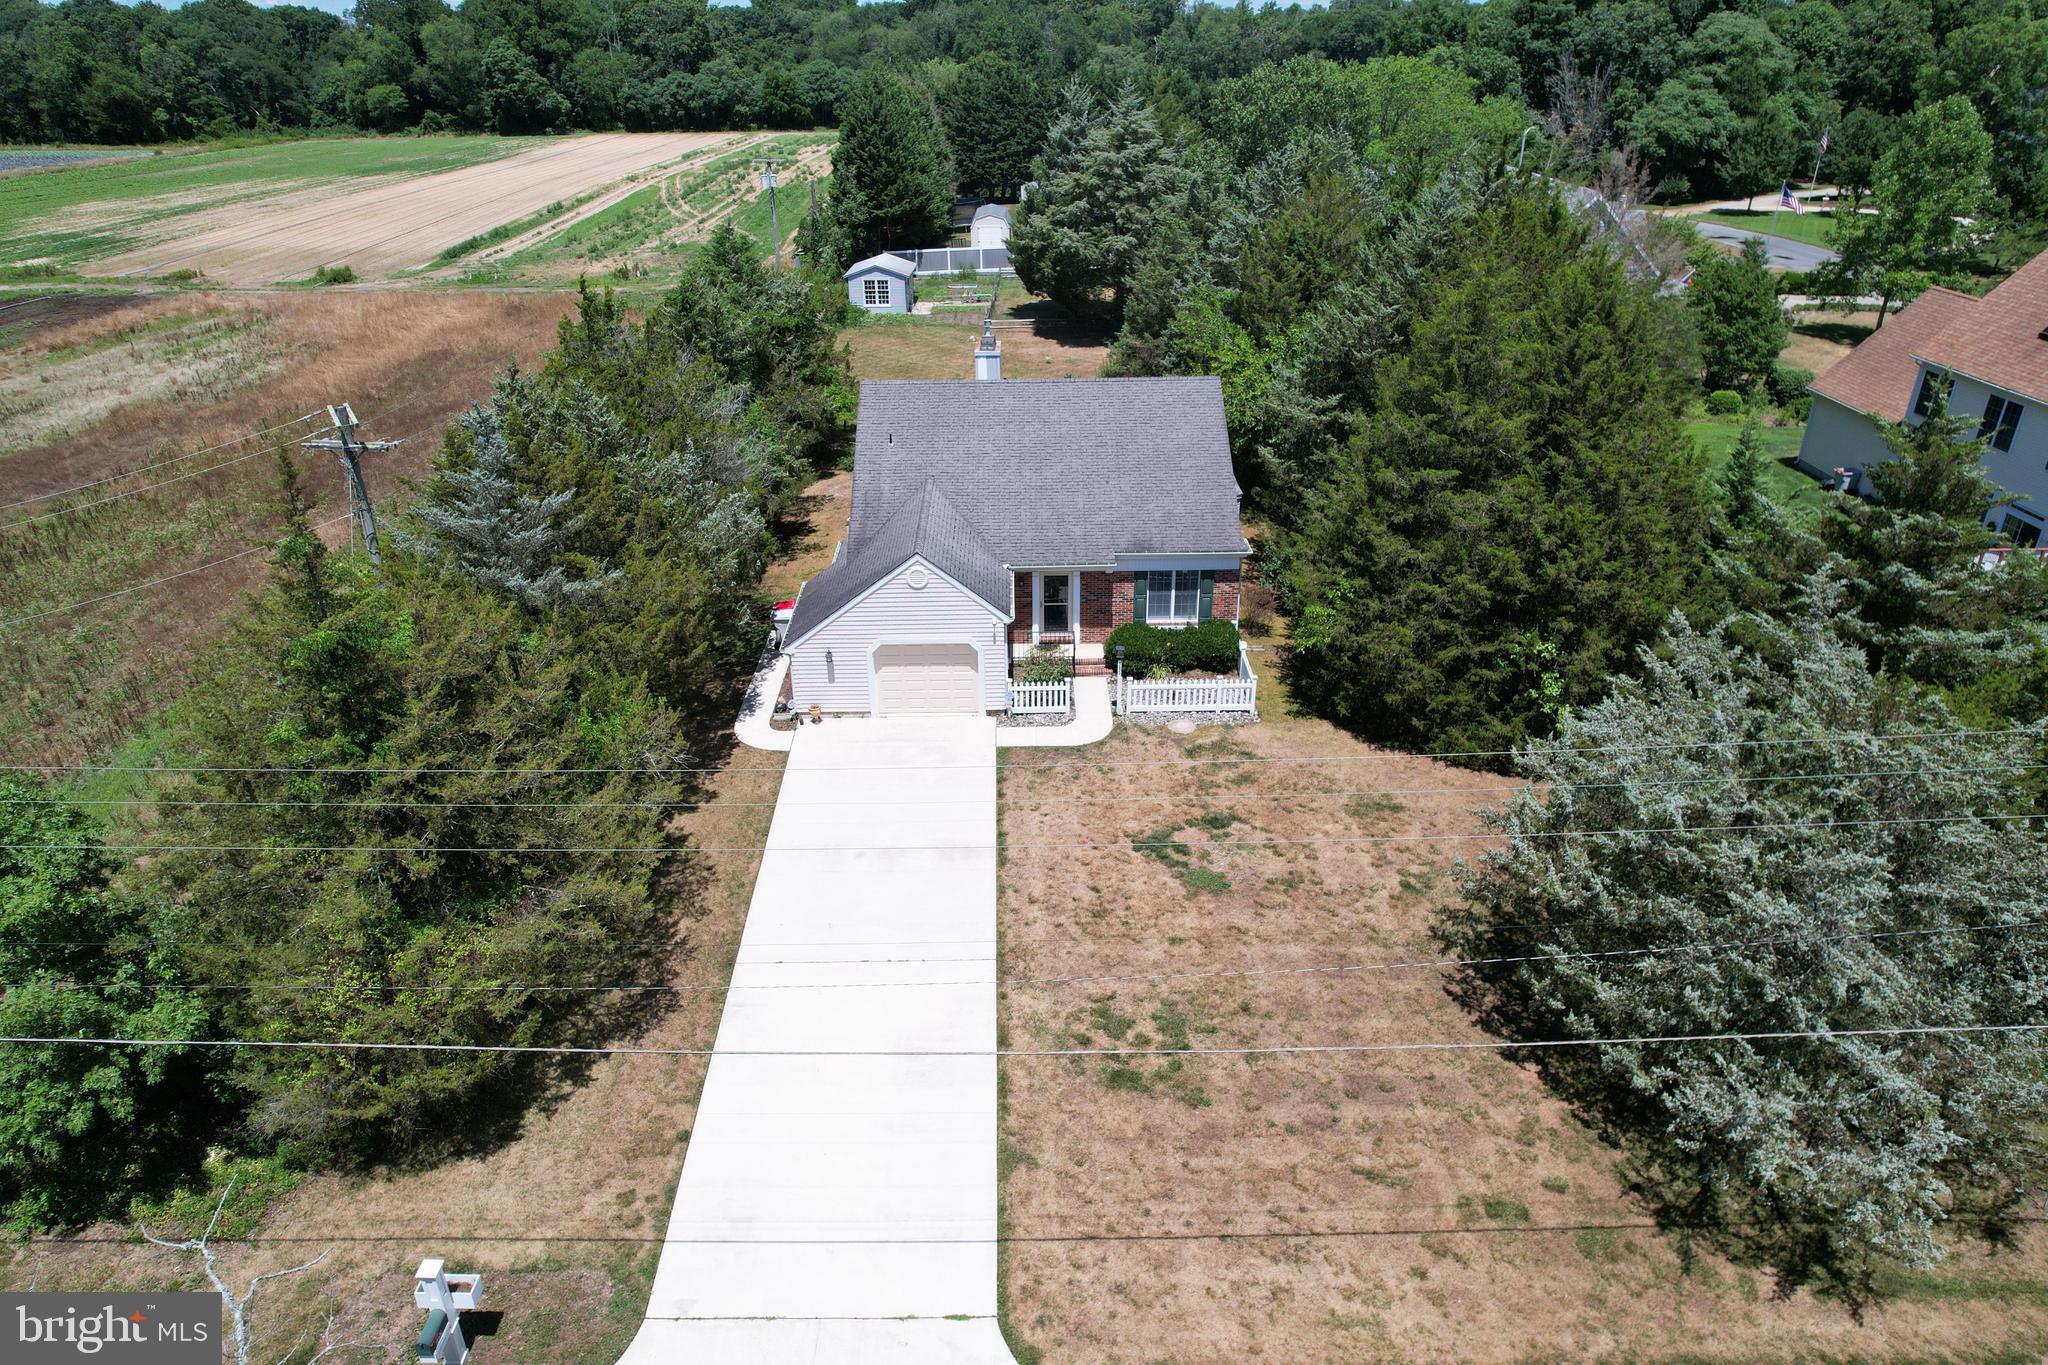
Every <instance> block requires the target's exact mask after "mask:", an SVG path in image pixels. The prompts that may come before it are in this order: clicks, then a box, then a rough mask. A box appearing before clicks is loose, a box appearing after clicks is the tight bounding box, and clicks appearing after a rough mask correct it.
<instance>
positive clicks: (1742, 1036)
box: [0, 1024, 2048, 1059]
mask: <svg viewBox="0 0 2048 1365" xmlns="http://www.w3.org/2000/svg"><path fill="white" fill-rule="evenodd" d="M2043 1031H2048V1024H1901V1025H1896V1026H1893V1027H1890V1028H1855V1029H1775V1030H1770V1031H1764V1032H1755V1033H1655V1034H1635V1035H1631V1036H1626V1037H1616V1038H1534V1039H1527V1040H1524V1041H1521V1042H1509V1041H1502V1040H1497V1039H1481V1040H1478V1041H1468V1042H1450V1041H1433V1042H1420V1043H1279V1044H1266V1045H1253V1046H1245V1047H1182V1048H1170V1047H1049V1048H715V1049H714V1048H708V1047H628V1046H623V1045H591V1046H571V1045H543V1044H534V1043H403V1042H400V1043H372V1042H359V1041H355V1040H338V1039H323V1040H318V1041H289V1040H281V1039H268V1038H44V1037H21V1036H8V1037H0V1043H11V1044H16V1045H22V1046H56V1047H66V1046H68V1047H203V1048H253V1049H257V1050H261V1051H279V1052H289V1051H313V1052H457V1053H483V1054H491V1055H506V1054H532V1055H537V1056H551V1057H614V1056H616V1057H710V1056H713V1055H716V1056H719V1057H964V1058H982V1057H995V1058H999V1059H1025V1058H1041V1057H1272V1056H1334V1055H1360V1054H1366V1053H1387V1052H1518V1051H1525V1050H1526V1051H1538V1050H1558V1049H1564V1048H1580V1047H1654V1046H1670V1045H1680V1044H1686V1043H1746V1042H1780V1041H1788V1040H1794V1039H1834V1038H1912V1037H1931V1036H1966V1035H1977V1034H1993V1033H2040V1032H2043Z"/></svg>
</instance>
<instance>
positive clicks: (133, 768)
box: [0, 725, 2042, 777]
mask: <svg viewBox="0 0 2048 1365" xmlns="http://www.w3.org/2000/svg"><path fill="white" fill-rule="evenodd" d="M2041 734H2042V727H2041V726H2038V725H2021V726H2014V727H2012V728H2010V729H2005V730H1920V731H1901V732H1899V733H1896V734H1880V735H1873V734H1869V733H1866V732H1863V731H1841V732H1838V733H1835V734H1825V735H1809V736H1800V737H1785V738H1780V739H1726V740H1720V739H1702V740H1686V741H1675V742H1672V743H1669V744H1586V745H1579V746H1577V747H1574V748H1568V749H1565V750H1563V751H1562V752H1564V753H1571V754H1592V753H1649V752H1662V751H1669V750H1683V749H1748V748H1759V747H1765V746H1778V745H1790V744H1848V743H1854V742H1857V741H1863V742H1867V743H1871V744H1887V743H1893V742H1896V741H1901V740H1923V739H2000V738H2011V737H2015V736H2019V735H2031V736H2039V735H2041ZM1523 752H1526V751H1522V750H1515V749H1439V750H1432V751H1429V752H1424V753H1406V752H1400V753H1374V754H1322V755H1299V756H1254V757H1244V758H1160V759H1108V758H1076V759H1063V760H1060V761H1057V762H1052V763H998V764H996V765H995V766H996V771H997V772H998V773H1016V772H1051V771H1057V770H1061V769H1068V768H1074V769H1100V768H1200V767H1217V766H1224V765H1244V764H1269V763H1394V762H1400V761H1402V760H1406V759H1416V758H1433V759H1458V758H1513V757H1517V756H1519V754H1521V753H1523ZM985 766H986V765H984V764H980V763H847V764H835V765H833V766H832V767H830V768H821V769H814V770H812V771H817V772H835V773H853V772H960V771H978V770H980V769H982V768H983V767H985ZM783 771H784V768H783V766H781V765H773V766H771V765H767V764H751V765H735V764H722V765H717V766H700V767H692V766H688V765H683V764H675V765H664V764H641V765H636V766H634V767H619V768H360V767H353V768H352V767H334V768H320V767H247V768H239V767H219V766H203V765H185V766H174V765H162V766H150V765H123V764H115V763H0V772H89V773H230V774H239V775H251V774H264V773H328V774H342V773H349V774H370V775H373V776H374V775H386V776H395V777H434V776H446V777H493V776H497V777H527V776H536V775H538V776H585V775H592V774H605V773H733V772H738V773H746V772H760V773H780V772H783Z"/></svg>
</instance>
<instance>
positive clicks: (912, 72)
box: [0, 0, 2048, 221]
mask: <svg viewBox="0 0 2048 1365" xmlns="http://www.w3.org/2000/svg"><path fill="white" fill-rule="evenodd" d="M984 56H985V57H988V58H991V59H996V60H999V61H1000V62H1001V63H1002V64H1003V68H1002V69H1003V71H1004V73H1005V80H1006V85H1005V89H1007V90H1010V91H1011V92H1012V93H1016V87H1017V85H1018V83H1019V82H1021V83H1023V84H1026V85H1028V86H1031V87H1035V88H1036V89H1037V90H1039V91H1041V92H1045V93H1046V94H1048V95H1049V94H1050V93H1051V92H1056V91H1057V90H1059V89H1060V88H1061V87H1062V86H1063V85H1064V84H1065V83H1066V81H1067V80H1069V79H1070V78H1073V77H1076V76H1078V77H1080V78H1081V79H1082V80H1083V81H1084V82H1085V83H1086V84H1087V85H1088V86H1089V87H1090V88H1091V89H1092V90H1093V91H1094V92H1095V94H1096V95H1097V97H1098V98H1101V99H1104V100H1108V99H1112V98H1114V97H1115V95H1116V93H1117V92H1118V91H1119V90H1121V89H1122V88H1123V87H1124V86H1125V85H1126V84H1130V85H1133V86H1135V87H1136V88H1137V89H1138V90H1139V92H1140V93H1141V94H1142V95H1143V96H1144V97H1145V98H1147V99H1148V101H1149V102H1150V103H1151V104H1152V105H1153V106H1154V108H1155V109H1156V111H1157V112H1158V115H1159V118H1160V121H1161V127H1162V132H1163V133H1164V134H1165V135H1166V136H1168V137H1169V138H1171V137H1174V136H1176V135H1177V134H1178V133H1179V132H1180V131H1181V129H1182V127H1183V126H1184V125H1185V124H1188V123H1190V122H1192V123H1197V124H1200V125H1202V126H1204V127H1207V128H1215V127H1217V126H1218V125H1219V124H1222V123H1226V122H1230V121H1232V120H1235V121H1236V125H1237V127H1238V130H1239V132H1238V134H1237V136H1238V137H1239V139H1240V140H1241V138H1242V137H1243V136H1257V135H1258V133H1257V131H1256V130H1257V129H1258V128H1259V127H1260V126H1261V125H1260V124H1259V123H1258V121H1257V120H1258V118H1259V117H1261V116H1263V115H1265V114H1267V113H1270V112H1271V111H1270V110H1267V109H1260V108H1258V107H1257V106H1256V105H1247V104H1244V103H1242V102H1241V97H1242V96H1243V95H1245V94H1247V93H1255V92H1248V91H1246V90H1245V89H1243V88H1242V87H1239V88H1237V89H1236V91H1235V93H1232V92H1231V90H1230V88H1229V87H1230V83H1231V82H1235V81H1240V80H1242V79H1244V78H1246V77H1249V76H1251V75H1253V73H1254V72H1258V71H1260V70H1262V69H1266V68H1273V67H1278V66H1282V65H1284V64H1286V63H1287V62H1289V61H1290V60H1293V59H1296V58H1323V59H1327V60H1330V61H1335V62H1344V63H1355V62H1365V61H1371V60H1374V59H1378V58H1388V57H1403V58H1412V59H1414V60H1415V61H1417V62H1422V63H1427V64H1428V65H1430V66H1432V67H1434V68H1436V69H1437V70H1440V71H1444V72H1451V73H1455V74H1457V75H1459V76H1461V77H1463V78H1464V79H1465V80H1467V81H1468V82H1469V83H1470V84H1471V87H1472V88H1473V89H1474V91H1476V93H1477V94H1478V95H1479V96H1480V97H1482V98H1485V99H1491V100H1499V101H1501V102H1502V103H1503V105H1504V106H1505V107H1508V108H1514V109H1520V110H1525V111H1529V112H1532V113H1536V114H1543V115H1546V116H1548V118H1549V121H1550V122H1551V123H1552V125H1553V128H1554V131H1555V134H1556V136H1558V137H1559V138H1561V139H1562V140H1563V141H1565V142H1566V143H1568V144H1569V145H1570V147H1571V148H1572V151H1573V155H1574V158H1575V159H1576V160H1578V161H1580V162H1583V163H1587V164H1592V163H1605V162H1608V161H1610V160H1614V159H1619V162H1620V163H1621V164H1618V165H1615V166H1613V167H1611V169H1612V171H1613V172H1614V173H1615V174H1617V175H1618V176H1620V177H1621V178H1622V179H1624V180H1626V181H1628V182H1630V183H1632V184H1635V185H1638V186H1639V187H1640V188H1642V189H1645V190H1657V191H1661V192H1663V193H1664V194H1666V195H1668V196H1678V197H1683V196H1703V195H1708V194H1735V195H1753V194H1756V193H1759V192H1762V191H1766V190H1774V189H1776V187H1777V185H1778V184H1779V182H1780V181H1782V180H1787V179H1792V178H1795V177H1800V176H1805V175H1807V174H1809V173H1810V172H1812V171H1813V170H1814V169H1815V167H1816V165H1817V164H1818V166H1819V169H1820V171H1821V173H1822V177H1823V178H1824V179H1829V180H1834V181H1838V182H1839V183H1841V184H1843V185H1845V186H1847V187H1849V188H1850V189H1851V190H1859V189H1863V188H1867V187H1869V186H1870V185H1871V184H1872V183H1873V178H1874V176H1875V173H1876V168H1877V165H1878V162H1879V160H1880V159H1881V158H1882V157H1883V155H1884V154H1885V152H1886V151H1887V150H1889V149H1890V148H1891V147H1893V146H1894V145H1896V144H1898V143H1899V142H1900V140H1901V139H1902V138H1904V137H1906V136H1907V133H1908V130H1907V128H1906V126H1905V124H1904V123H1903V120H1905V119H1906V118H1907V117H1908V116H1909V115H1910V114H1911V113H1912V112H1913V111H1914V110H1915V109H1916V108H1919V107H1922V106H1924V105H1928V104H1932V103H1935V102H1937V101H1940V100H1944V99H1947V98H1949V97H1951V96H1955V97H1960V98H1961V99H1963V100H1965V101H1967V102H1968V103H1969V104H1970V105H1971V107H1972V108H1973V109H1974V110H1975V112H1976V114H1977V116H1978V118H1979V119H1980V120H1981V123H1982V125H1983V128H1984V129H1985V131H1986V133H1987V135H1988V136H1989V138H1990V140H1991V144H1992V146H1993V147H1994V149H1995V152H1996V156H1995V160H1994V164H1993V171H1992V175H1993V180H1994V182H1995V183H1994V188H1995V191H1996V194H1997V197H1998V199H1999V201H2000V203H2001V204H2002V205H2003V207H2004V209H2005V210H2006V211H2008V212H2009V213H2011V214H2012V215H2014V216H2016V217H2017V218H2020V219H2022V220H2028V221H2032V220H2037V219H2039V218H2040V217H2041V216H2042V215H2043V213H2044V211H2048V177H2044V174H2043V170H2044V158H2048V122H2044V121H2048V106H2044V105H2043V103H2042V101H2040V100H2039V99H2037V98H2035V97H2034V92H2037V91H2038V90H2039V89H2041V88H2042V86H2043V85H2044V83H2048V16H2038V15H2036V14H2034V13H2033V7H2031V6H2029V5H2026V4H2020V5H2014V4H2011V3H2008V2H2007V0H1970V2H1969V3H1962V4H1936V3H1934V0H1792V3H1787V4H1782V5H1773V6H1770V7H1768V8H1767V9H1761V10H1760V9H1758V8H1756V7H1753V6H1745V5H1722V4H1692V3H1685V4H1679V3H1672V2H1670V0H1663V2H1657V0H1651V2H1648V3H1646V2H1645V0H1591V2H1588V0H1577V2H1574V0H1497V3H1493V4H1487V5H1467V4H1464V3H1462V0H1413V3H1405V4H1400V5H1394V6H1386V5H1381V4H1377V3H1367V2H1366V0H1334V3H1332V4H1329V5H1327V6H1316V7H1312V8H1305V7H1301V6H1287V7H1281V6H1277V5H1276V6H1268V7H1262V8H1249V7H1245V8H1239V7H1229V6H1222V5H1217V4H1213V3H1206V2H1205V3H1197V4H1193V5H1177V4H1167V3H1164V0H1108V2H1105V3H1084V2H1083V0H972V3H968V2H967V0H909V3H900V4H897V3H892V4H871V5H855V6H848V5H841V4H824V3H817V0H809V2H808V3H807V2H806V0H776V3H772V4H770V3H762V4H755V5H745V6H711V5H709V4H708V3H706V0H557V2H556V3H549V4H541V3H539V0H467V3H464V4H462V5H461V6H459V7H454V6H450V5H448V4H447V3H445V0H360V3H358V4H357V5H356V7H355V8H354V9H353V10H352V11H351V13H350V15H349V17H348V18H347V19H346V20H344V19H341V18H338V17H335V16H333V15H329V14H326V13H324V12H321V11H318V10H314V9H309V8H305V7H301V6H294V5H277V6H272V7H268V8H258V7H256V6H254V5H251V4H248V3H246V2H245V0H196V3H193V4H189V5H185V6H182V7H180V8H177V9H170V10H166V9H161V8H158V7H157V6H155V5H140V6H135V7H128V6H123V5H119V4H116V3H113V0H63V2H62V3H60V4H56V5H45V4H41V3H38V0H4V3H0V57H4V59H5V60H0V139H4V140H9V141H29V142H35V141H53V140H66V141H83V142H156V141H162V140H166V139H185V138H194V137H201V136H219V135H222V134H226V133H230V132H246V131H262V130H271V129H317V128H334V129H362V130H377V131H396V130H399V129H406V128H425V129H435V128H458V129H476V130H485V129H489V130H495V131H499V132H538V131H545V130H549V129H556V128H568V127H575V128H590V129H604V128H620V127H623V128H726V127H745V126H763V127H794V126H811V125H825V124H831V123H834V122H836V121H837V118H838V115H839V107H840V104H841V102H842V101H843V99H844V98H845V97H846V95H847V93H848V91H849V90H850V89H851V88H852V85H853V82H854V80H855V78H856V77H857V76H858V75H859V74H860V73H861V72H863V71H866V70H869V69H872V68H886V69H889V70H892V71H895V72H897V73H899V74H903V75H906V76H909V77H911V78H912V79H914V80H915V81H916V82H917V83H918V84H919V85H920V86H921V88H923V89H925V90H927V91H929V92H930V93H932V94H933V95H935V96H943V95H944V93H945V92H946V91H947V90H948V89H949V88H950V87H951V86H952V85H953V84H954V83H955V82H956V81H957V80H959V79H960V78H961V77H962V75H963V73H964V72H965V71H966V69H967V68H968V67H969V66H970V65H971V64H972V63H973V62H974V60H975V59H976V58H978V57H984ZM1025 93H1026V94H1027V96H1028V91H1026V92H1025ZM1001 107H1003V106H1002V104H1001V102H999V101H985V102H984V104H983V109H982V112H983V113H984V114H986V113H988V112H989V111H990V110H994V109H1000V108H1001ZM1265 126H1267V127H1271V126H1273V125H1270V124H1268V125H1265ZM969 128H970V129H971V131H972V132H973V133H974V134H977V135H978V134H979V133H980V132H981V125H980V124H979V123H976V124H973V125H969ZM1823 132H1826V133H1828V134H1829V139H1830V141H1829V150H1828V153H1827V156H1826V158H1825V159H1822V158H1820V156H1819V150H1820V146H1819V144H1820V139H1821V135H1822V134H1823ZM974 140H975V138H974V137H972V136H970V137H968V138H960V139H956V141H955V148H954V150H955V152H956V154H957V155H960V156H961V158H962V161H963V163H964V162H965V161H966V160H967V159H968V156H967V149H968V147H969V145H970V144H971V143H972V142H973V141H974Z"/></svg>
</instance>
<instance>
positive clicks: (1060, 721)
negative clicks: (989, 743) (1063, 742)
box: [996, 708, 1074, 730]
mask: <svg viewBox="0 0 2048 1365" xmlns="http://www.w3.org/2000/svg"><path fill="white" fill-rule="evenodd" d="M1073 720H1074V712H1073V710H1072V708H1069V709H1067V710H1065V711H1029V712H1026V713H1025V714H1023V715H1011V714H1010V713H1009V712H1007V711H1005V712H1004V713H1003V714H1001V715H999V716H997V717H996V725H997V727H998V728H1013V729H1018V730H1028V729H1031V728H1033V727H1035V726H1042V725H1070V724H1072V723H1073Z"/></svg>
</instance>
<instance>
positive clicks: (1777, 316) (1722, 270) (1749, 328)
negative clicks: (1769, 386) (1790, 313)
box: [1685, 237, 1791, 392]
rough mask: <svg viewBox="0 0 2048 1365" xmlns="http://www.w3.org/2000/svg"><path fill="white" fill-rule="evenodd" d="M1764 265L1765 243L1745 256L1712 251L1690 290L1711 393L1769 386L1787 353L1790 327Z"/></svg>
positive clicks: (1749, 245) (1751, 245) (1748, 246)
mask: <svg viewBox="0 0 2048 1365" xmlns="http://www.w3.org/2000/svg"><path fill="white" fill-rule="evenodd" d="M1764 259H1765V257H1764V251H1763V243H1762V242H1760V241H1758V240H1757V239H1756V238H1754V237H1752V238H1750V239H1748V241H1747V242H1745V243H1744V245H1743V251H1742V254H1741V255H1740V256H1735V257H1729V256H1724V255H1722V254H1721V253H1720V252H1719V251H1718V250H1711V251H1710V254H1709V255H1708V257H1707V259H1706V260H1704V261H1701V262H1700V263H1699V266H1698V268H1697V269H1696V270H1695V271H1694V272H1693V278H1692V283H1691V285H1689V286H1688V287H1687V288H1686V291H1685V298H1686V304H1687V306H1688V307H1689V309H1690V310H1691V313H1692V317H1693V324H1694V328H1695V330H1696V331H1697V333H1698V335H1699V343H1700V358H1701V360H1702V361H1703V362H1704V364H1705V367H1706V387H1707V388H1708V390H1710V391H1711V390H1714V389H1734V390H1736V391H1737V392H1743V391H1746V390H1748V389H1751V388H1753V387H1755V386H1757V385H1759V384H1762V383H1764V382H1765V381H1767V380H1768V379H1769V378H1770V375H1771V368H1772V366H1774V365H1776V364H1777V363H1778V353H1779V352H1780V351H1782V350H1784V349H1785V338H1786V337H1787V336H1789V335H1790V334H1791V324H1790V323H1788V322H1787V321H1786V320H1785V310H1784V309H1783V308H1781V307H1779V306H1778V290H1777V285H1776V284H1775V283H1774V282H1773V281H1772V279H1771V273H1770V271H1769V270H1767V269H1765V267H1764Z"/></svg>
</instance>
